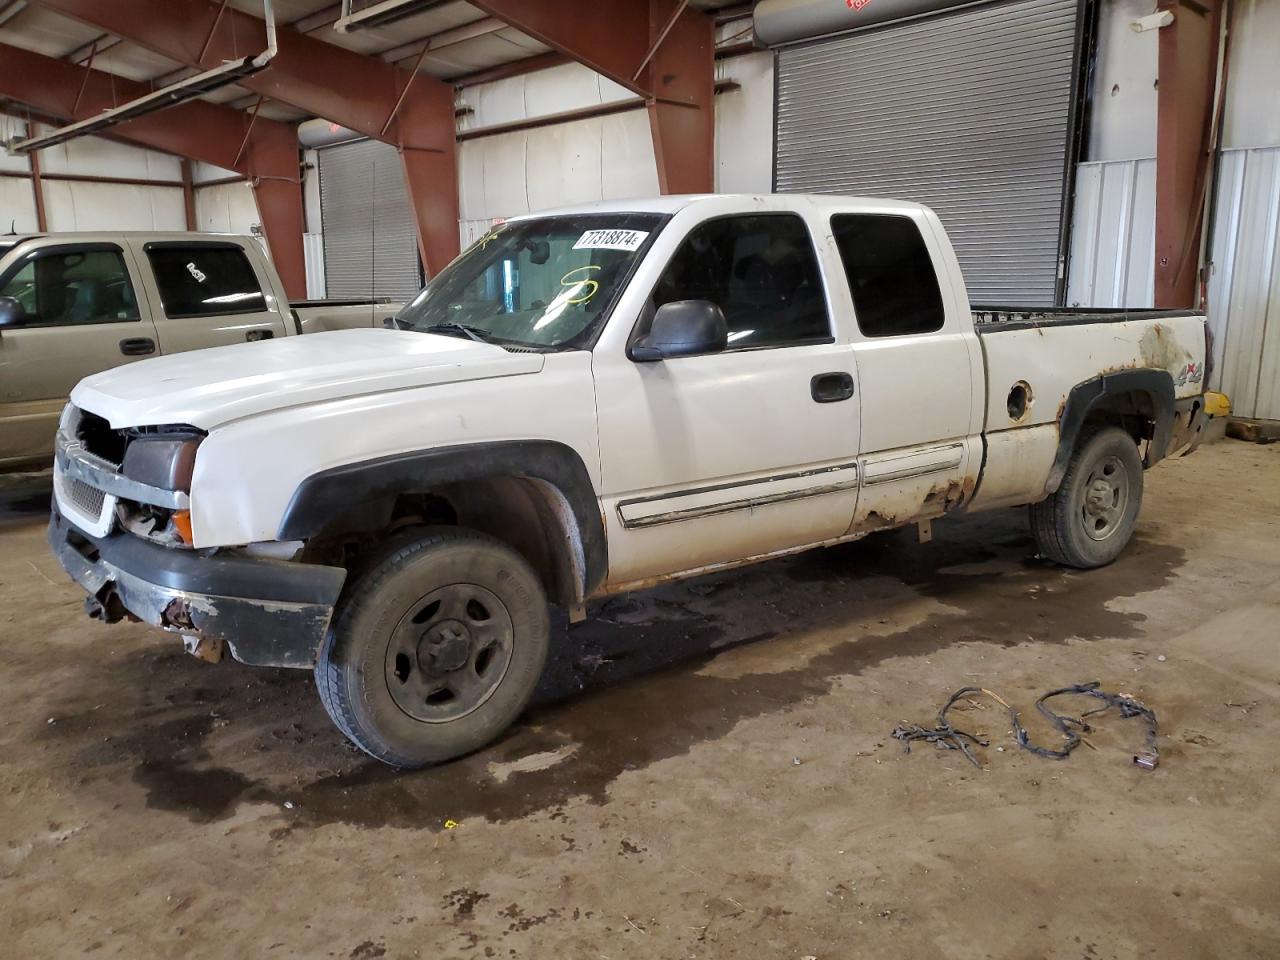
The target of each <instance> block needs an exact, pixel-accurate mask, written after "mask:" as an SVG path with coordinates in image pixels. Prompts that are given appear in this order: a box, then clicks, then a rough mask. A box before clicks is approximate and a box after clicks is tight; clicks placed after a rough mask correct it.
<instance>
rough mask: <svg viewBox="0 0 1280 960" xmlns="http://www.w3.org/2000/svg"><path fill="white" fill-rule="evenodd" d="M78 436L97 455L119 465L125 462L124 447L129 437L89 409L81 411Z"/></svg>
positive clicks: (86, 447)
mask: <svg viewBox="0 0 1280 960" xmlns="http://www.w3.org/2000/svg"><path fill="white" fill-rule="evenodd" d="M76 436H77V437H78V438H79V440H80V442H81V443H83V444H84V448H85V449H86V450H88V451H89V452H90V453H92V454H93V455H94V456H95V457H101V458H102V459H103V460H106V461H107V462H108V463H110V464H114V465H115V466H117V467H118V466H120V464H122V463H123V462H124V448H125V444H126V443H127V442H128V439H127V438H126V437H125V435H124V433H122V432H121V431H119V430H112V429H111V424H109V423H107V421H106V420H104V419H103V418H102V417H100V416H98V415H97V414H94V413H90V412H89V411H88V410H81V411H80V422H79V424H78V425H77V426H76Z"/></svg>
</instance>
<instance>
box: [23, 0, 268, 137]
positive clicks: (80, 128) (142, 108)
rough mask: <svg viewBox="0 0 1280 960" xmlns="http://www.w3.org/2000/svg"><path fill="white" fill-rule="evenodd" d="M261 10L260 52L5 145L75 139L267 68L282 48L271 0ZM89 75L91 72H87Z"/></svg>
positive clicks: (183, 100)
mask: <svg viewBox="0 0 1280 960" xmlns="http://www.w3.org/2000/svg"><path fill="white" fill-rule="evenodd" d="M262 10H263V15H264V17H265V19H266V32H267V48H266V49H265V50H263V51H262V52H261V53H259V54H258V55H257V56H253V57H244V58H243V59H240V60H228V61H227V62H226V63H223V64H222V65H220V66H217V67H214V68H213V69H212V70H205V71H203V72H201V73H197V74H195V75H194V76H190V77H187V78H186V79H184V80H179V81H177V82H176V83H171V84H169V85H168V86H165V87H161V88H160V89H159V90H155V91H153V92H151V93H148V94H145V95H143V96H141V97H138V98H137V99H135V100H130V101H129V102H128V103H122V104H120V106H118V107H112V108H111V109H109V110H104V111H102V113H100V114H98V115H97V116H94V117H89V118H88V119H86V120H80V121H78V122H77V123H70V124H67V125H66V126H63V127H57V128H55V129H53V130H50V131H49V132H48V133H46V134H44V135H42V136H39V137H28V138H26V139H25V140H14V141H10V142H9V143H7V144H5V146H6V148H7V149H8V151H9V153H11V154H26V153H31V152H32V151H34V150H43V149H45V148H46V147H54V146H57V145H58V144H60V143H66V142H67V141H68V140H75V139H77V138H78V137H84V136H88V135H89V134H91V133H97V132H98V131H100V130H105V129H107V128H108V127H112V126H115V125H116V124H117V123H122V122H123V121H125V120H133V119H135V118H136V117H141V116H145V115H146V114H149V113H155V112H156V111H157V110H164V109H165V108H166V107H172V106H175V105H177V104H179V103H186V102H187V101H188V100H195V99H197V98H199V97H201V96H203V95H204V94H206V93H212V92H213V91H214V90H220V89H222V88H223V87H226V86H229V85H231V84H233V83H235V82H236V81H237V80H240V79H243V78H244V77H247V76H250V75H251V74H254V73H257V72H258V71H259V70H262V69H263V68H265V67H266V66H267V65H268V64H269V63H270V62H271V61H272V60H273V59H274V58H275V56H276V53H277V52H279V46H278V44H277V40H276V18H275V10H274V8H273V6H272V0H262ZM87 76H88V74H87V73H86V77H87ZM237 159H238V158H237Z"/></svg>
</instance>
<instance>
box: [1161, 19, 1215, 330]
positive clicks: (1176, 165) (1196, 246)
mask: <svg viewBox="0 0 1280 960" xmlns="http://www.w3.org/2000/svg"><path fill="white" fill-rule="evenodd" d="M1157 9H1158V10H1168V11H1170V12H1172V13H1173V17H1174V20H1173V23H1172V24H1170V25H1169V26H1167V27H1161V28H1160V36H1159V44H1160V52H1159V57H1160V60H1159V73H1158V76H1159V88H1158V91H1157V125H1156V251H1155V255H1156V263H1155V305H1156V306H1157V307H1161V308H1181V307H1194V306H1196V305H1197V300H1198V294H1197V282H1196V280H1197V278H1196V266H1197V264H1198V262H1199V254H1200V232H1201V230H1202V229H1203V226H1204V224H1203V220H1204V217H1203V214H1204V193H1205V185H1206V183H1207V182H1208V174H1209V164H1210V162H1211V161H1212V157H1210V156H1209V148H1210V143H1211V137H1212V130H1211V124H1212V120H1213V93H1214V82H1215V79H1216V75H1217V68H1218V40H1219V34H1218V30H1219V16H1220V13H1221V11H1220V7H1219V6H1218V3H1217V0H1203V2H1202V0H1159V3H1158V4H1157Z"/></svg>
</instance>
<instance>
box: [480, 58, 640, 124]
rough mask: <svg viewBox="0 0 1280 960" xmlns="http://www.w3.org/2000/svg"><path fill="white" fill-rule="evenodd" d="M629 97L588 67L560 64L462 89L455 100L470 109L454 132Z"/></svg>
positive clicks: (629, 95)
mask: <svg viewBox="0 0 1280 960" xmlns="http://www.w3.org/2000/svg"><path fill="white" fill-rule="evenodd" d="M633 97H635V94H634V93H632V92H631V91H630V90H628V89H626V88H625V87H622V86H619V85H618V84H616V83H614V82H613V81H611V80H609V79H607V78H605V77H603V76H601V75H600V74H598V73H596V72H595V71H594V70H592V69H590V68H589V67H585V66H583V65H582V64H580V63H564V64H560V65H559V66H555V67H550V68H548V69H546V70H537V71H534V72H532V73H526V74H521V75H520V76H516V77H507V78H505V79H502V80H494V81H492V82H490V83H480V84H476V85H475V86H472V87H467V88H465V89H464V90H462V91H461V92H460V93H459V95H458V100H459V103H460V104H461V105H463V106H466V107H470V108H471V112H470V113H467V114H464V115H463V116H462V117H461V118H460V119H459V123H458V128H459V129H460V130H475V129H478V128H481V127H491V126H494V125H495V124H500V123H512V122H515V121H518V120H528V119H530V118H533V117H545V116H548V115H550V114H555V113H564V112H565V111H567V110H581V109H584V108H587V107H595V106H599V105H600V104H604V103H614V102H616V101H618V100H628V99H631V98H633Z"/></svg>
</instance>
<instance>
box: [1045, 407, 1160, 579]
mask: <svg viewBox="0 0 1280 960" xmlns="http://www.w3.org/2000/svg"><path fill="white" fill-rule="evenodd" d="M1141 507H1142V458H1141V457H1139V456H1138V447H1137V444H1136V443H1134V440H1133V437H1131V436H1129V434H1127V433H1126V432H1125V431H1123V430H1121V429H1120V428H1119V427H1097V428H1094V429H1093V430H1090V431H1088V432H1086V433H1082V434H1081V436H1080V438H1079V440H1078V441H1077V442H1076V448H1075V450H1074V451H1073V452H1072V454H1071V462H1070V463H1069V464H1068V466H1067V472H1066V475H1065V476H1064V477H1063V478H1062V485H1061V486H1060V487H1058V489H1057V491H1056V492H1055V493H1054V494H1053V495H1052V496H1050V497H1049V498H1048V499H1046V500H1042V501H1041V502H1040V503H1036V504H1032V506H1031V531H1032V533H1033V535H1034V536H1035V541H1036V547H1037V549H1038V550H1039V552H1040V555H1041V556H1043V557H1045V558H1046V559H1049V560H1052V561H1053V562H1054V563H1060V564H1062V565H1064V566H1068V567H1078V568H1080V569H1082V570H1088V569H1092V568H1094V567H1101V566H1105V565H1106V564H1108V563H1110V562H1111V561H1112V560H1114V559H1115V558H1116V557H1117V556H1119V555H1120V551H1122V550H1123V549H1124V548H1125V546H1126V545H1127V544H1128V543H1129V539H1130V537H1132V536H1133V528H1134V524H1135V522H1136V521H1137V519H1138V511H1139V509H1140V508H1141Z"/></svg>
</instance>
